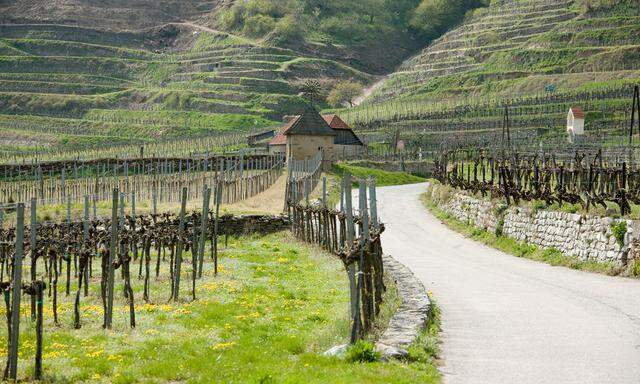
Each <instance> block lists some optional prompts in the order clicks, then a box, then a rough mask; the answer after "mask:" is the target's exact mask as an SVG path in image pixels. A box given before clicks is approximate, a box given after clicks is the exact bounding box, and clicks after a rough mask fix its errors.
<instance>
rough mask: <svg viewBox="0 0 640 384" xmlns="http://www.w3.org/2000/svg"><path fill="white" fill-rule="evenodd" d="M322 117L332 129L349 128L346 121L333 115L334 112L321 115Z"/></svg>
mask: <svg viewBox="0 0 640 384" xmlns="http://www.w3.org/2000/svg"><path fill="white" fill-rule="evenodd" d="M322 118H323V119H324V121H326V122H327V124H329V126H330V127H331V128H333V129H348V130H351V127H349V126H348V125H347V123H345V122H344V120H342V119H341V118H340V117H339V116H338V115H335V114H331V115H322Z"/></svg>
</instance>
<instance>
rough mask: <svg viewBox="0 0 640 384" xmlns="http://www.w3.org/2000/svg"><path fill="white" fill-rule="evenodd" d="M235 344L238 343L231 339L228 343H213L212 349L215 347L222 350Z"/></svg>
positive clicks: (216, 349) (215, 349)
mask: <svg viewBox="0 0 640 384" xmlns="http://www.w3.org/2000/svg"><path fill="white" fill-rule="evenodd" d="M235 344H236V343H235V342H233V341H229V342H226V343H218V344H215V345H213V346H212V347H211V349H213V350H214V351H220V350H222V349H227V348H230V347H232V346H234V345H235Z"/></svg>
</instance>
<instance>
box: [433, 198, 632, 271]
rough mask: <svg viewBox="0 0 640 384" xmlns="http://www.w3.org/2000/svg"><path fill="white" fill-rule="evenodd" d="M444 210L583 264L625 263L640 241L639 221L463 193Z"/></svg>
mask: <svg viewBox="0 0 640 384" xmlns="http://www.w3.org/2000/svg"><path fill="white" fill-rule="evenodd" d="M439 188H447V187H443V186H440V185H434V186H433V187H432V188H431V194H432V197H433V196H437V194H438V189H439ZM440 208H441V209H443V210H444V211H445V212H447V213H449V214H450V215H452V216H453V217H455V218H456V219H458V220H460V221H463V222H466V223H468V224H471V225H474V226H476V227H479V228H483V229H486V230H488V231H490V232H493V233H497V232H501V233H502V235H504V236H507V237H510V238H513V239H516V240H518V241H521V242H525V243H528V244H533V245H536V246H539V247H542V248H555V249H558V250H559V251H561V252H562V253H563V254H565V255H567V256H573V257H576V258H578V259H580V260H582V261H599V262H613V263H617V264H625V263H626V262H627V255H628V252H629V245H630V244H631V242H632V241H633V240H640V239H639V234H640V222H638V221H635V220H623V219H614V218H611V217H600V216H591V215H582V214H577V213H568V212H558V211H547V210H533V209H531V208H523V207H513V206H511V207H507V206H506V205H505V204H503V203H500V202H495V201H489V200H486V199H480V198H477V197H474V196H470V195H468V194H466V193H463V192H460V191H456V192H453V193H452V195H451V197H450V198H449V199H448V200H447V201H446V202H444V203H442V204H440ZM622 221H624V222H625V223H626V233H623V235H624V236H623V237H621V238H620V240H623V241H622V242H620V241H619V240H618V237H616V235H615V234H614V231H613V228H612V227H614V226H617V227H619V228H623V225H624V224H622V225H621V224H620V223H621V222H622Z"/></svg>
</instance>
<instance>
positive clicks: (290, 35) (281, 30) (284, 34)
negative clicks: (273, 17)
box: [273, 15, 303, 43]
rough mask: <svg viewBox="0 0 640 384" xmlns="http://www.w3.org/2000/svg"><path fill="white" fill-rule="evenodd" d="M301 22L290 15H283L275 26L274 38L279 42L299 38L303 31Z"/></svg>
mask: <svg viewBox="0 0 640 384" xmlns="http://www.w3.org/2000/svg"><path fill="white" fill-rule="evenodd" d="M301 24H302V23H299V22H297V21H296V19H295V17H293V16H292V15H288V16H285V17H283V18H282V19H280V20H279V21H278V23H277V24H276V26H275V29H274V31H273V34H274V39H275V40H276V41H277V42H279V43H284V42H290V41H295V40H300V39H301V38H302V33H303V30H302V26H301Z"/></svg>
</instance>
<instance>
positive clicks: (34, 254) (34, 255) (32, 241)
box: [29, 199, 38, 321]
mask: <svg viewBox="0 0 640 384" xmlns="http://www.w3.org/2000/svg"><path fill="white" fill-rule="evenodd" d="M37 205H38V203H37V201H36V199H31V224H30V227H29V231H30V232H29V236H30V238H29V249H30V252H29V253H30V256H31V257H30V259H31V271H30V272H31V283H34V282H35V281H36V276H37V274H36V272H37V265H38V264H37V261H38V247H37V234H38V232H37V221H38V216H37V212H36V210H37ZM31 320H32V321H34V320H36V297H35V295H31Z"/></svg>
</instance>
